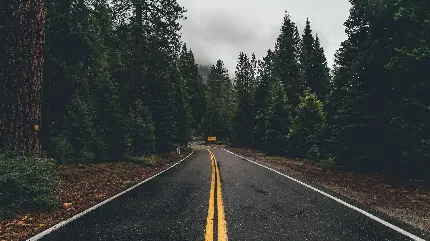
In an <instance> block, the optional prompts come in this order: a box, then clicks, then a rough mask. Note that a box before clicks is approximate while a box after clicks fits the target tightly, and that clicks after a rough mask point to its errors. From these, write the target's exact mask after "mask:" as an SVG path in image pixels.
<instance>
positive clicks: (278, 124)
mask: <svg viewBox="0 0 430 241" xmlns="http://www.w3.org/2000/svg"><path fill="white" fill-rule="evenodd" d="M266 101H267V104H266V105H267V108H268V111H267V114H268V120H269V122H268V126H267V129H266V133H265V136H264V138H263V140H264V150H265V151H266V152H268V153H269V154H271V155H284V154H285V147H286V145H287V135H288V130H289V127H290V122H291V120H290V115H289V113H290V112H289V110H288V109H289V108H288V99H287V95H286V93H285V88H284V85H283V83H281V82H280V81H275V82H274V83H272V84H271V86H270V91H269V96H268V97H267V99H266Z"/></svg>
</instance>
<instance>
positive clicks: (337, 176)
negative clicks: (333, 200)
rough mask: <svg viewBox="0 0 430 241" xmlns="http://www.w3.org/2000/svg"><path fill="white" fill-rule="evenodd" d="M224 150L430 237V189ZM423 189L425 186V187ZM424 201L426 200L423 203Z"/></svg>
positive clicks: (252, 151) (252, 153)
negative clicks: (397, 184)
mask: <svg viewBox="0 0 430 241" xmlns="http://www.w3.org/2000/svg"><path fill="white" fill-rule="evenodd" d="M223 148H225V149H227V150H229V151H232V152H234V153H236V154H239V155H241V156H243V157H246V158H249V159H250V160H253V161H255V162H257V163H259V164H262V165H264V166H267V167H269V168H272V169H274V170H276V171H279V172H281V173H284V174H286V175H288V176H291V177H293V178H297V179H299V180H302V181H304V182H306V183H308V184H311V185H312V186H314V187H316V188H318V189H320V190H322V191H324V192H327V193H329V194H330V195H333V196H335V197H338V198H341V199H342V200H345V201H346V202H348V203H350V204H352V205H354V206H357V207H359V208H360V209H363V210H366V211H369V212H370V213H372V214H375V215H376V216H378V217H381V218H382V219H384V220H386V221H388V222H390V223H392V224H394V225H397V226H399V227H401V228H404V229H405V230H408V231H410V232H412V233H414V234H417V235H419V236H421V237H427V238H428V237H430V235H429V233H430V232H429V229H430V218H429V216H428V215H429V214H430V211H429V212H427V211H424V212H423V210H427V209H426V208H429V206H430V201H429V199H426V198H429V197H430V195H429V194H430V188H429V189H425V188H424V189H417V188H416V187H410V186H394V185H390V183H389V182H388V181H387V180H385V179H384V178H383V177H382V176H380V175H376V174H368V173H367V174H365V175H364V174H358V173H351V172H341V171H333V170H327V169H324V168H322V167H319V166H318V165H312V163H308V162H305V161H298V160H291V159H288V158H281V157H269V156H266V155H264V154H263V153H260V152H257V151H255V150H251V149H245V148H230V147H225V146H223ZM424 187H426V186H424ZM426 200H427V201H426Z"/></svg>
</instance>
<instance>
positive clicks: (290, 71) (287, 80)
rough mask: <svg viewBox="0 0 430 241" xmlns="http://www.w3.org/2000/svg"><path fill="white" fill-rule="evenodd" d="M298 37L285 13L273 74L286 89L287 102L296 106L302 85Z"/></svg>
mask: <svg viewBox="0 0 430 241" xmlns="http://www.w3.org/2000/svg"><path fill="white" fill-rule="evenodd" d="M299 43H300V36H299V32H298V30H297V26H296V25H295V23H294V22H293V21H291V18H290V16H289V14H288V13H287V12H286V13H285V17H284V22H283V24H282V27H281V33H280V35H279V36H278V38H277V40H276V45H275V56H276V57H275V60H274V62H275V66H276V67H275V72H276V76H277V78H279V79H280V80H281V82H282V83H283V84H284V86H285V88H286V93H287V96H288V97H289V99H288V101H289V103H290V104H291V105H292V106H296V105H297V104H298V101H299V97H300V93H301V91H302V90H303V84H302V83H301V81H300V75H299V73H300V68H299V67H300V66H299V61H298V60H299V49H300V45H299Z"/></svg>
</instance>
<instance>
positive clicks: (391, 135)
mask: <svg viewBox="0 0 430 241" xmlns="http://www.w3.org/2000/svg"><path fill="white" fill-rule="evenodd" d="M350 3H351V4H352V7H351V9H350V16H349V18H348V19H347V20H346V21H345V23H344V25H345V32H346V33H347V36H348V38H347V40H345V41H344V42H342V43H341V47H340V49H338V50H337V51H336V54H335V65H334V66H333V68H332V69H331V70H330V69H329V68H328V66H327V61H326V58H325V54H324V50H323V48H322V44H321V41H320V38H319V36H318V33H316V32H314V31H313V30H312V28H311V22H310V20H309V19H308V20H307V21H306V27H305V28H304V29H303V30H299V29H298V28H297V26H296V24H295V23H294V22H293V21H292V20H291V17H290V15H289V13H286V14H285V17H284V20H283V22H282V27H281V29H280V34H279V36H278V38H277V39H276V42H275V48H274V49H273V50H268V51H267V55H266V56H264V57H263V59H262V60H256V58H255V56H254V55H253V54H252V55H247V54H246V53H240V55H239V58H238V62H237V67H236V73H235V78H234V80H231V81H230V82H228V83H227V82H225V83H224V82H223V81H221V80H227V79H229V77H228V76H227V72H226V70H225V69H223V64H222V62H221V60H219V61H218V62H217V64H216V65H215V66H214V67H212V69H211V71H210V74H209V77H208V81H207V82H208V86H209V88H210V89H211V92H210V93H209V96H210V99H211V100H213V101H212V102H211V103H210V104H209V105H210V107H211V108H208V109H207V111H208V112H209V113H208V114H206V116H210V117H211V118H210V122H209V123H205V124H206V125H205V130H206V132H205V133H208V134H209V133H210V134H211V135H212V136H217V138H218V137H219V139H221V140H223V141H228V142H229V143H230V144H232V145H233V146H236V147H252V148H254V149H257V150H260V151H262V152H265V153H267V154H269V155H278V156H285V157H289V158H304V159H309V160H312V161H313V162H315V163H330V164H331V166H333V167H337V168H343V169H346V170H350V171H359V172H378V173H384V174H386V175H390V176H396V177H397V178H398V179H399V180H403V181H407V180H408V179H429V178H430V172H429V171H428V170H429V168H430V142H429V140H430V122H429V121H428V120H429V119H430V97H429V96H430V95H428V93H430V82H429V79H428V78H427V76H428V75H429V74H430V72H429V69H430V68H429V66H430V51H429V46H430V35H429V31H428V26H429V25H428V23H429V21H430V17H429V16H430V14H429V13H430V5H429V3H428V2H426V1H408V0H396V1H384V3H380V2H378V1H353V0H351V1H350ZM218 89H222V91H219V90H218ZM231 103H234V104H231Z"/></svg>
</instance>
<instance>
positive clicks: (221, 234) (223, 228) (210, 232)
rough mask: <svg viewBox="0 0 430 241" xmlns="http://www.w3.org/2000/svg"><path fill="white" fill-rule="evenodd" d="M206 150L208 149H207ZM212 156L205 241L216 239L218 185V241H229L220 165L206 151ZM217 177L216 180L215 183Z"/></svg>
mask: <svg viewBox="0 0 430 241" xmlns="http://www.w3.org/2000/svg"><path fill="white" fill-rule="evenodd" d="M205 149H206V148H205ZM206 150H207V151H208V152H209V154H210V156H211V165H212V177H211V191H210V193H209V209H208V217H207V219H206V233H205V241H213V239H214V221H213V220H214V213H215V210H214V208H215V185H217V186H216V187H217V193H216V195H217V210H218V213H217V215H218V216H217V219H218V241H228V238H227V222H226V221H225V213H224V204H223V201H222V191H221V179H220V175H219V168H218V164H217V163H216V159H215V155H214V154H213V152H212V151H210V150H209V149H206ZM215 175H216V180H217V181H215Z"/></svg>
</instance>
